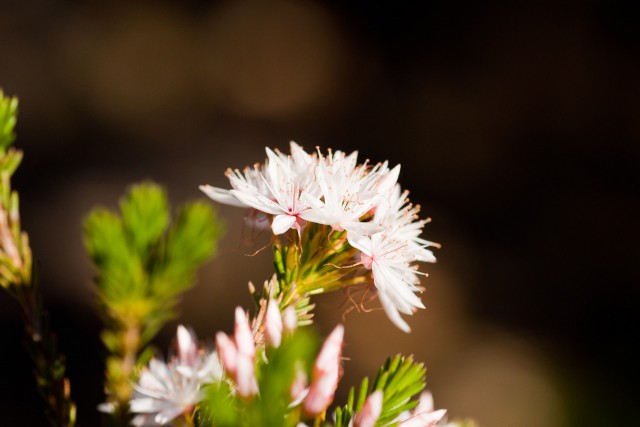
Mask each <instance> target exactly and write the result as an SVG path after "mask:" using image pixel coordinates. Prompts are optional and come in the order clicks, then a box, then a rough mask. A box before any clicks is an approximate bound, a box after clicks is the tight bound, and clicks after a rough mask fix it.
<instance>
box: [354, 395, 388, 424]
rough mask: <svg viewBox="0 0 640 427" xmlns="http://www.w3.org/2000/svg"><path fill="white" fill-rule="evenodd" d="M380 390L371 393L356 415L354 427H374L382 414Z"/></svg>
mask: <svg viewBox="0 0 640 427" xmlns="http://www.w3.org/2000/svg"><path fill="white" fill-rule="evenodd" d="M382 397H383V394H382V390H378V391H375V392H373V393H372V394H371V395H370V396H369V397H367V400H366V401H365V402H364V406H363V407H362V409H361V410H360V412H358V415H356V419H355V422H354V426H355V427H374V426H375V425H376V421H378V418H379V417H380V413H381V412H382Z"/></svg>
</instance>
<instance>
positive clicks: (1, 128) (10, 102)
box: [0, 89, 18, 155]
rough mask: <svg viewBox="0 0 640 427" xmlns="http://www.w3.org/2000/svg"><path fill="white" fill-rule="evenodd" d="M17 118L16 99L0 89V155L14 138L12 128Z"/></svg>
mask: <svg viewBox="0 0 640 427" xmlns="http://www.w3.org/2000/svg"><path fill="white" fill-rule="evenodd" d="M17 120H18V99H17V98H15V97H14V98H9V97H5V96H4V93H3V92H2V89H0V155H1V154H4V152H5V151H6V149H7V148H8V147H9V146H10V145H11V144H12V143H13V141H14V140H15V139H16V134H15V132H14V128H15V126H16V122H17Z"/></svg>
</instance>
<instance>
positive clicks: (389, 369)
mask: <svg viewBox="0 0 640 427" xmlns="http://www.w3.org/2000/svg"><path fill="white" fill-rule="evenodd" d="M425 375H426V370H425V367H424V365H423V364H422V363H416V362H414V361H413V357H411V356H407V357H405V356H401V355H397V356H396V357H394V358H393V359H387V361H386V362H385V363H384V365H382V367H380V369H379V370H378V373H377V375H376V377H375V379H374V381H373V383H372V384H371V387H370V388H369V381H368V379H367V378H365V379H364V380H363V381H362V383H361V384H360V388H359V391H358V392H357V394H356V390H355V388H353V387H352V388H351V390H350V391H349V399H348V401H347V404H346V405H345V406H343V407H340V408H337V409H336V412H335V418H336V422H335V427H346V426H347V425H349V422H350V421H351V419H352V418H353V417H354V415H355V414H356V413H358V411H360V410H361V409H362V406H363V405H364V402H365V400H366V398H367V396H368V395H370V394H371V393H373V392H374V391H377V390H382V392H383V402H382V412H381V415H380V418H378V421H377V422H376V426H390V425H395V423H393V420H394V419H396V418H397V417H398V416H399V415H400V414H401V413H402V412H404V411H408V410H411V409H413V408H414V407H415V406H416V405H417V404H418V402H417V401H416V400H411V397H412V396H414V395H416V394H418V393H420V392H421V391H422V390H424V387H425V385H426V384H425Z"/></svg>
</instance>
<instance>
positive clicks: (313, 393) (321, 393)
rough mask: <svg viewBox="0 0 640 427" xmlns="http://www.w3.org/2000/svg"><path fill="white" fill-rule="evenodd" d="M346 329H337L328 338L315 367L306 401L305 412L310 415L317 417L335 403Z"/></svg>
mask: <svg viewBox="0 0 640 427" xmlns="http://www.w3.org/2000/svg"><path fill="white" fill-rule="evenodd" d="M343 338H344V327H343V326H342V325H338V326H336V328H335V329H334V330H333V332H331V334H330V335H329V336H328V337H327V339H326V340H325V341H324V344H323V345H322V348H321V349H320V353H319V354H318V357H317V358H316V362H315V364H314V365H313V381H312V382H311V387H309V394H308V395H307V397H306V398H305V400H304V405H303V407H304V410H305V412H306V413H307V414H308V415H317V414H320V413H321V412H323V411H325V410H326V409H327V407H328V406H329V405H330V404H331V402H332V401H333V396H334V394H335V392H336V388H338V380H339V379H340V355H341V353H342V340H343Z"/></svg>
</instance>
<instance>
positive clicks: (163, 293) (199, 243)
mask: <svg viewBox="0 0 640 427" xmlns="http://www.w3.org/2000/svg"><path fill="white" fill-rule="evenodd" d="M222 229H223V227H222V225H221V223H220V221H219V220H218V219H217V216H216V214H215V212H214V211H213V209H212V208H211V207H210V206H209V205H207V204H204V203H201V202H192V203H189V204H187V205H185V206H183V207H182V208H181V209H180V210H179V211H178V214H177V220H175V221H174V222H173V223H171V221H170V210H169V203H168V201H167V195H166V193H165V191H164V190H163V189H162V188H160V187H159V186H158V185H156V184H153V183H150V182H145V183H142V184H138V185H135V186H133V187H131V189H130V190H129V191H128V193H127V194H126V195H125V196H124V198H123V199H122V200H121V201H120V212H119V214H117V213H114V212H111V211H109V210H106V209H104V208H96V209H94V210H93V211H92V212H91V213H90V214H89V216H88V217H87V218H86V220H85V222H84V242H85V246H86V248H87V251H88V252H89V255H90V257H91V259H92V260H93V263H94V264H95V266H96V267H97V270H98V275H97V277H96V288H97V295H98V298H99V301H100V306H101V309H102V315H103V318H104V321H105V324H106V329H105V330H104V331H103V333H102V340H103V342H104V344H105V346H106V347H107V349H108V350H109V351H110V353H111V354H112V356H110V357H109V359H108V360H107V387H106V388H107V390H108V394H109V395H110V396H111V398H109V397H108V399H109V400H110V401H112V402H114V401H115V402H119V403H120V404H121V405H125V404H126V402H127V401H128V399H129V397H130V395H131V381H132V380H133V379H134V375H135V372H134V365H132V363H131V360H133V361H135V360H136V358H137V357H138V356H139V352H140V350H141V349H142V348H143V347H144V346H145V345H146V344H147V343H149V341H150V340H151V339H152V338H153V337H154V336H155V335H156V333H157V332H158V330H159V329H160V328H162V326H163V325H164V324H165V323H166V322H167V321H169V320H171V319H172V318H174V317H175V315H176V307H177V304H178V302H179V297H180V295H181V294H182V292H184V291H185V290H187V289H189V288H191V287H192V286H193V285H194V284H195V279H196V271H197V269H198V268H199V267H200V266H201V265H202V264H203V263H204V262H206V261H207V260H208V259H210V258H211V257H212V256H213V255H214V253H215V251H216V247H217V242H218V239H219V237H220V235H221V234H222ZM142 355H144V359H145V360H148V356H149V351H146V352H143V353H142ZM142 355H140V356H142ZM115 402H114V403H115ZM124 418H126V416H124ZM125 422H126V419H125V420H124V421H123V423H125Z"/></svg>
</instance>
